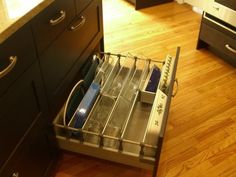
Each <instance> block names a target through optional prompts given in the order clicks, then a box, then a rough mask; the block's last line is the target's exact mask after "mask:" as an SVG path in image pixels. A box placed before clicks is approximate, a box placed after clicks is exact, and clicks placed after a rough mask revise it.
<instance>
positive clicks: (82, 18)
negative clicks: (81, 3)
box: [70, 16, 86, 31]
mask: <svg viewBox="0 0 236 177" xmlns="http://www.w3.org/2000/svg"><path fill="white" fill-rule="evenodd" d="M80 19H81V22H80V23H79V24H78V25H76V26H71V27H70V29H71V30H72V31H76V30H78V29H79V28H81V27H82V26H83V25H84V24H85V22H86V18H85V17H84V16H81V17H80Z"/></svg>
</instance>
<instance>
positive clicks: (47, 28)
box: [32, 0, 75, 54]
mask: <svg viewBox="0 0 236 177" xmlns="http://www.w3.org/2000/svg"><path fill="white" fill-rule="evenodd" d="M74 16H75V7H74V1H73V0H66V1H65V0H57V1H55V2H54V3H52V4H51V5H50V6H49V7H48V8H47V9H45V10H44V11H43V12H41V13H40V14H39V15H37V16H36V17H35V18H34V19H33V20H32V28H33V33H34V37H35V40H36V45H37V50H38V53H39V54H41V53H42V51H43V50H44V49H45V48H46V47H47V46H48V45H49V44H50V43H51V42H52V41H53V40H54V39H55V38H56V37H57V36H58V35H59V34H60V33H61V32H62V31H63V30H65V28H66V27H67V25H68V24H69V23H70V22H71V20H72V19H73V18H74Z"/></svg>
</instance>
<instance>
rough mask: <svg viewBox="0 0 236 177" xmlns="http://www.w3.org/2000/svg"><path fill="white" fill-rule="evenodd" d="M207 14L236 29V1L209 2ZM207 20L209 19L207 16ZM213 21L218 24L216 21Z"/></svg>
mask: <svg viewBox="0 0 236 177" xmlns="http://www.w3.org/2000/svg"><path fill="white" fill-rule="evenodd" d="M205 11H206V13H208V14H210V15H212V16H214V17H216V18H218V19H220V20H222V21H224V22H226V23H227V24H229V25H232V26H233V27H236V1H235V0H209V3H208V5H207V7H206V10H205ZM205 17H206V18H209V17H207V16H206V15H205ZM209 19H210V20H211V21H212V20H213V22H216V23H218V22H217V21H215V20H214V19H211V18H209Z"/></svg>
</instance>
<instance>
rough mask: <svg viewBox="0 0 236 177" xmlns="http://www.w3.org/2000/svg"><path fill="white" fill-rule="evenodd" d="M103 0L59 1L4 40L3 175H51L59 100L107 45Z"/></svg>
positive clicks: (0, 65) (0, 47)
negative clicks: (104, 29) (55, 120)
mask: <svg viewBox="0 0 236 177" xmlns="http://www.w3.org/2000/svg"><path fill="white" fill-rule="evenodd" d="M101 3H102V1H101V0H91V1H82V0H81V1H80V0H78V1H76V2H75V1H74V0H68V1H64V0H55V1H54V2H52V4H51V5H49V6H48V7H47V8H45V9H44V10H43V11H42V12H40V13H39V14H37V15H36V16H35V17H34V18H33V19H31V20H30V21H29V22H28V23H26V24H25V25H24V26H23V27H21V28H20V29H18V30H17V32H15V33H14V34H13V35H12V36H10V37H9V38H8V39H6V40H5V41H4V42H3V43H2V44H0V51H1V52H0V53H1V54H0V84H1V88H0V107H1V110H0V132H1V136H0V140H1V142H4V143H3V145H1V147H0V156H1V158H0V176H1V177H8V176H9V177H10V176H24V177H32V176H35V177H42V176H48V175H49V174H50V167H51V166H52V165H53V162H54V160H55V159H56V155H57V154H56V153H57V147H56V144H55V141H54V139H55V136H54V134H53V130H51V128H52V126H51V123H52V122H51V120H52V119H53V118H54V116H55V115H54V113H57V112H58V111H59V110H57V107H56V106H55V105H58V106H59V107H61V106H62V105H63V104H64V102H65V101H66V97H67V96H68V94H69V93H68V91H69V89H71V87H72V86H73V84H74V83H75V82H76V81H77V80H78V79H79V78H83V77H84V75H85V73H86V72H87V71H84V70H83V67H84V66H85V65H86V64H88V63H90V60H89V59H88V58H91V57H90V56H91V55H92V53H94V52H95V51H100V50H103V26H102V24H103V22H102V4H101ZM80 5H81V6H80ZM23 41H24V42H23Z"/></svg>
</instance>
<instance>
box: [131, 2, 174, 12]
mask: <svg viewBox="0 0 236 177" xmlns="http://www.w3.org/2000/svg"><path fill="white" fill-rule="evenodd" d="M128 1H129V2H131V3H133V4H134V5H135V10H139V9H142V8H146V7H151V6H154V5H158V4H163V3H167V2H171V1H173V0H128Z"/></svg>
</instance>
